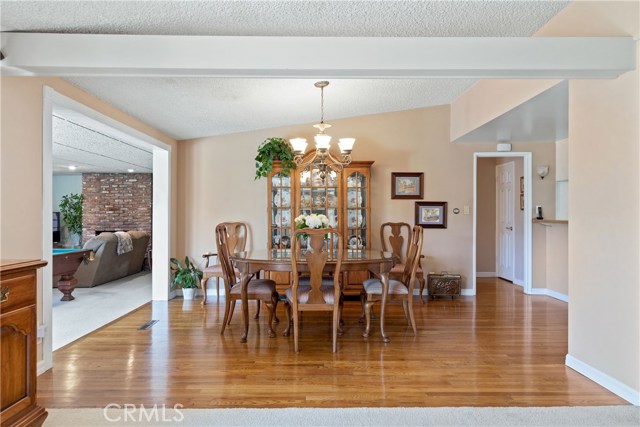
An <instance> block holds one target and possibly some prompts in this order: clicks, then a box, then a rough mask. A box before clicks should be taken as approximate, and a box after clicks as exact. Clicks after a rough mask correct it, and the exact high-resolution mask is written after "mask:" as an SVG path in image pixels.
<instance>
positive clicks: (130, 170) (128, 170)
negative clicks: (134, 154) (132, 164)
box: [127, 169, 135, 173]
mask: <svg viewBox="0 0 640 427" xmlns="http://www.w3.org/2000/svg"><path fill="white" fill-rule="evenodd" d="M127 172H129V173H131V172H135V171H134V170H133V169H127Z"/></svg>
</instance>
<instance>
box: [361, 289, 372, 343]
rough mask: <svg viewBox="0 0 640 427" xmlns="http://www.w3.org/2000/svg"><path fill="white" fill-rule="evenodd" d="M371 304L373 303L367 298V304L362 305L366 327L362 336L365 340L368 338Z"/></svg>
mask: <svg viewBox="0 0 640 427" xmlns="http://www.w3.org/2000/svg"><path fill="white" fill-rule="evenodd" d="M373 303H374V301H369V299H368V298H367V302H366V303H365V305H364V315H365V318H366V322H367V326H366V328H365V330H364V333H363V334H362V336H363V337H365V338H369V332H370V331H371V306H372V305H373Z"/></svg>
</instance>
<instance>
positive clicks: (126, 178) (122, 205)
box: [82, 173, 153, 245]
mask: <svg viewBox="0 0 640 427" xmlns="http://www.w3.org/2000/svg"><path fill="white" fill-rule="evenodd" d="M152 184H153V175H152V174H150V173H126V174H125V173H84V174H82V194H83V195H84V203H83V205H82V241H83V243H84V242H86V241H87V240H88V239H90V238H91V237H93V236H94V235H95V234H96V231H98V232H101V231H114V230H122V231H128V230H142V231H147V232H149V234H151V222H152V203H153V200H152V195H153V187H152ZM149 245H151V242H149Z"/></svg>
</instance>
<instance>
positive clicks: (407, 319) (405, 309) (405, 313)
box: [402, 299, 410, 324]
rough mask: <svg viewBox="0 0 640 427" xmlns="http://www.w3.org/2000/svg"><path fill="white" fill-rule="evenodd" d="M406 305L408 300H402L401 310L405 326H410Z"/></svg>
mask: <svg viewBox="0 0 640 427" xmlns="http://www.w3.org/2000/svg"><path fill="white" fill-rule="evenodd" d="M408 303H409V301H408V300H406V299H403V300H402V309H403V310H404V319H405V320H406V321H407V324H410V321H409V307H408Z"/></svg>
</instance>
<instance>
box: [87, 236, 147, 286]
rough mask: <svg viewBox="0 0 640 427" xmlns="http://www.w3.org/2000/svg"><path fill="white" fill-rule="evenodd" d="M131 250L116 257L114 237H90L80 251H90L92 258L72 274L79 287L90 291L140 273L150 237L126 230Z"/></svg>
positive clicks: (116, 245) (115, 240)
mask: <svg viewBox="0 0 640 427" xmlns="http://www.w3.org/2000/svg"><path fill="white" fill-rule="evenodd" d="M127 233H128V234H129V236H131V243H132V244H133V249H132V250H131V251H129V252H126V253H123V254H120V255H118V252H117V248H118V238H117V237H116V235H115V234H114V233H109V232H104V233H100V234H99V235H98V236H95V237H92V238H91V239H89V240H87V242H86V243H85V244H84V247H83V249H91V250H93V252H94V254H95V259H94V260H93V261H92V262H89V263H88V264H84V263H83V264H81V265H80V268H78V271H77V272H76V274H75V277H76V279H78V285H77V287H79V288H91V287H94V286H97V285H101V284H103V283H107V282H111V281H112V280H117V279H121V278H123V277H126V276H130V275H132V274H136V273H139V272H140V271H142V264H143V262H144V257H145V254H146V252H147V246H148V245H149V239H150V237H151V236H150V235H149V233H147V232H145V231H128V232H127Z"/></svg>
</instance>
